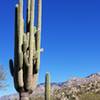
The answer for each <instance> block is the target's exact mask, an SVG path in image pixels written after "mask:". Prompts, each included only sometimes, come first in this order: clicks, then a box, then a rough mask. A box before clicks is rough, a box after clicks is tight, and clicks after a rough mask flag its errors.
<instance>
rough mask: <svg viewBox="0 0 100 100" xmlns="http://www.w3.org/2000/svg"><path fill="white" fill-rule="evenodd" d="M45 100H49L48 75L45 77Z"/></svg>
mask: <svg viewBox="0 0 100 100" xmlns="http://www.w3.org/2000/svg"><path fill="white" fill-rule="evenodd" d="M45 100H50V74H49V73H46V76H45Z"/></svg>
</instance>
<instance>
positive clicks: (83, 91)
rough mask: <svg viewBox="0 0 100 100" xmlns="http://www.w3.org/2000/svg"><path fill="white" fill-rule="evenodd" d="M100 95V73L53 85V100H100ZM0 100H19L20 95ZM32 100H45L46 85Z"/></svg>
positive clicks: (35, 92)
mask: <svg viewBox="0 0 100 100" xmlns="http://www.w3.org/2000/svg"><path fill="white" fill-rule="evenodd" d="M99 94H100V73H96V74H92V75H90V76H88V77H85V78H73V79H71V80H68V81H66V82H62V83H52V84H51V97H52V98H51V99H52V100H100V97H99ZM33 97H34V98H33ZM88 98H90V99H88ZM0 100H18V94H14V95H9V96H3V97H1V98H0ZM30 100H44V84H40V85H38V86H37V88H36V89H35V91H34V92H33V94H32V95H31V96H30Z"/></svg>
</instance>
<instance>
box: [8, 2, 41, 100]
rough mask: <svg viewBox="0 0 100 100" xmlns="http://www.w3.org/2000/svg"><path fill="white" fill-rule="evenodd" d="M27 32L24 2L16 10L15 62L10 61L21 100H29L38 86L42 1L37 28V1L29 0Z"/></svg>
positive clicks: (39, 4) (39, 3)
mask: <svg viewBox="0 0 100 100" xmlns="http://www.w3.org/2000/svg"><path fill="white" fill-rule="evenodd" d="M27 2H28V5H27V19H26V31H25V30H24V26H25V25H24V19H23V0H19V3H18V4H17V5H16V8H15V46H14V62H13V60H10V61H9V67H10V72H11V75H12V76H13V79H14V86H15V89H16V90H17V92H19V95H20V100H29V94H30V93H32V92H33V90H34V88H36V85H37V78H38V70H39V66H40V33H41V9H42V1H41V0H38V16H37V26H34V17H35V12H34V9H35V0H27Z"/></svg>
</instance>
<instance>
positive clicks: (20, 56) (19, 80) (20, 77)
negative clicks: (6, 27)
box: [15, 0, 24, 88]
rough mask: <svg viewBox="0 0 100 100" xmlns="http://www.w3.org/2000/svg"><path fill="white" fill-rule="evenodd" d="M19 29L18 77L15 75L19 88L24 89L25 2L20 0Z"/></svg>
mask: <svg viewBox="0 0 100 100" xmlns="http://www.w3.org/2000/svg"><path fill="white" fill-rule="evenodd" d="M17 15H18V16H17V18H18V19H17V20H18V22H17V25H18V26H17V27H18V33H17V34H18V35H17V36H18V41H17V42H18V44H17V45H18V48H17V50H18V51H17V52H18V57H17V59H18V63H17V66H16V67H17V68H16V71H17V73H16V74H17V75H15V77H16V79H17V85H18V86H19V88H22V87H23V85H24V83H23V70H22V67H23V52H22V45H23V33H24V29H23V0H19V6H18V14H17Z"/></svg>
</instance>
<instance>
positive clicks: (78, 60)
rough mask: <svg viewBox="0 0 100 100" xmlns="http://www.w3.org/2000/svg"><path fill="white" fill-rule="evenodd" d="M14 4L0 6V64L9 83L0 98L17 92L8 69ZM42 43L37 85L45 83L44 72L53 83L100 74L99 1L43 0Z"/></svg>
mask: <svg viewBox="0 0 100 100" xmlns="http://www.w3.org/2000/svg"><path fill="white" fill-rule="evenodd" d="M16 3H18V0H3V1H2V2H1V3H0V34H1V36H0V64H2V65H3V67H4V70H5V71H6V74H7V84H8V87H7V88H6V90H3V91H0V96H2V95H7V94H11V93H15V92H16V91H15V90H14V86H13V80H12V77H11V75H10V73H9V66H8V61H9V59H10V58H13V53H14V49H13V48H14V10H15V9H14V8H15V4H16ZM24 3H25V5H26V0H24ZM24 7H25V6H24ZM41 40H42V41H41V42H42V43H41V47H43V48H44V53H42V54H41V66H40V73H39V81H38V83H42V82H44V77H45V73H46V72H50V74H51V80H52V82H62V81H66V80H68V79H70V78H72V77H85V76H87V75H89V74H91V73H95V72H100V0H43V16H42V36H41Z"/></svg>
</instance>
